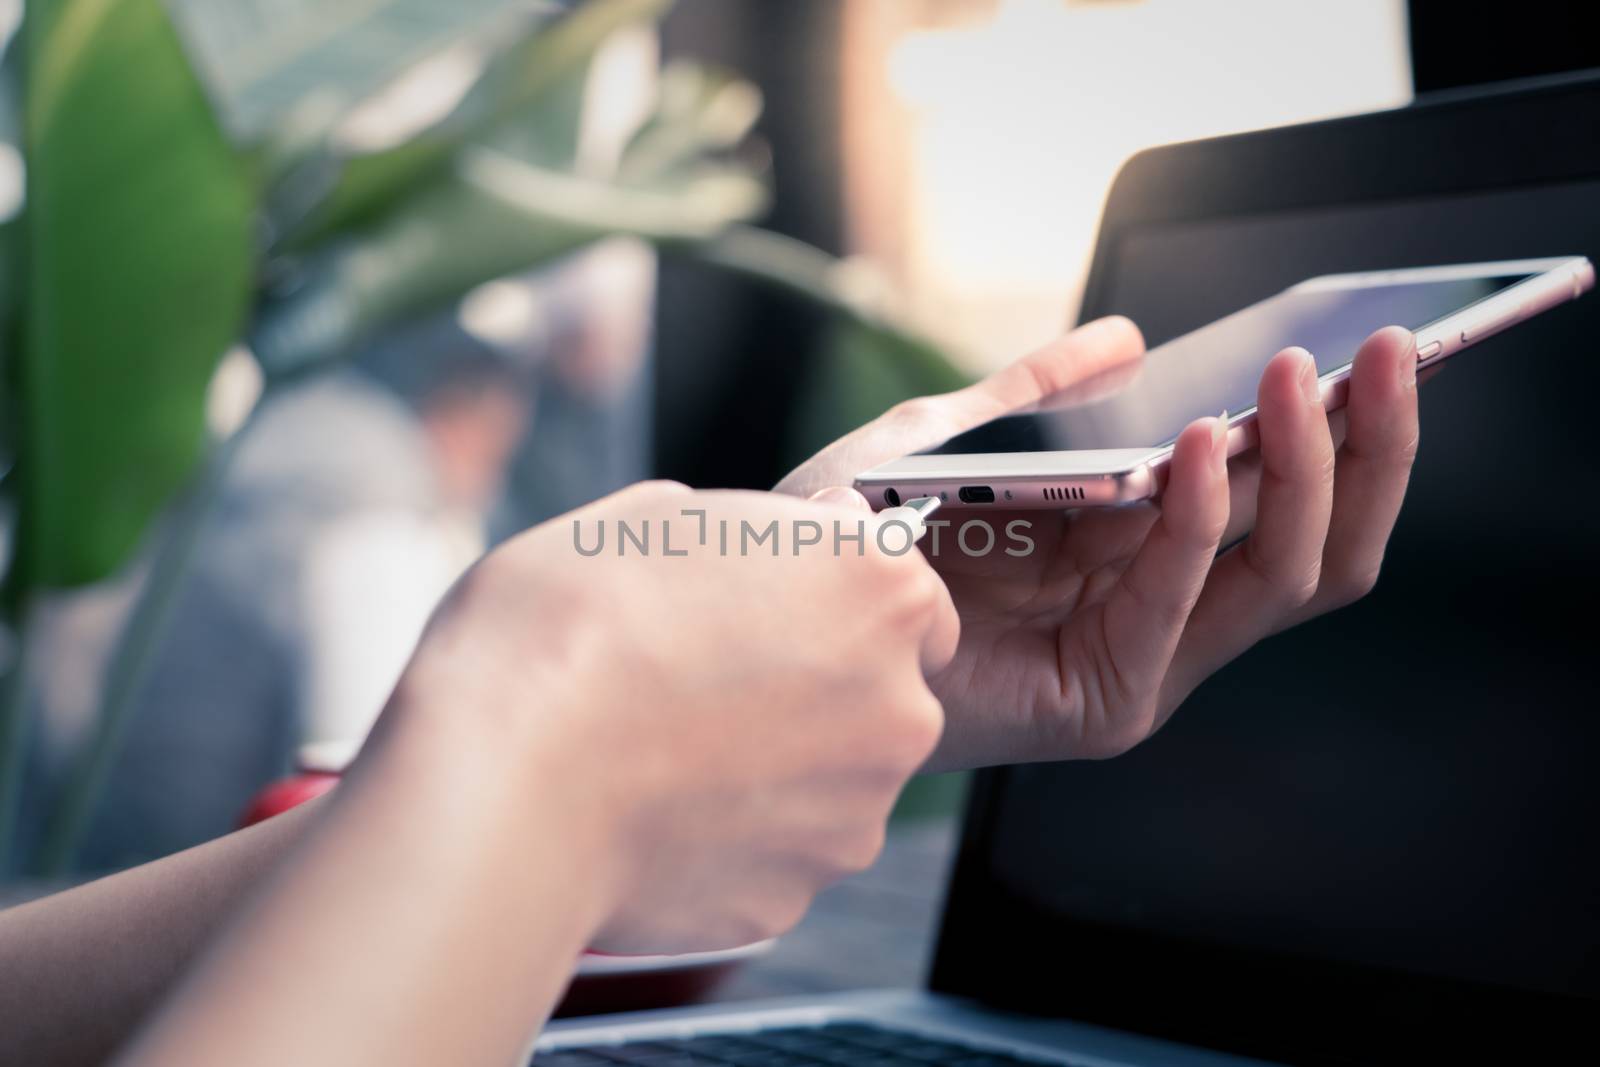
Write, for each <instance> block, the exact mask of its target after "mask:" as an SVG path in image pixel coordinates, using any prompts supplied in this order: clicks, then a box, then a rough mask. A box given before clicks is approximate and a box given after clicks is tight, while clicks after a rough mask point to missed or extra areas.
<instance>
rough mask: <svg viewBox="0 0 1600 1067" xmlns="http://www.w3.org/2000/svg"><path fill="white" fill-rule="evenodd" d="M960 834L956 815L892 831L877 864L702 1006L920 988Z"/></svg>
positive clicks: (827, 898)
mask: <svg viewBox="0 0 1600 1067" xmlns="http://www.w3.org/2000/svg"><path fill="white" fill-rule="evenodd" d="M957 829H958V826H957V820H956V819H955V818H954V817H951V816H946V817H943V818H936V819H919V820H915V821H912V822H909V823H901V824H897V825H895V826H893V827H891V829H890V831H889V836H888V839H887V841H886V842H885V844H884V849H883V855H881V856H880V857H879V858H878V862H877V863H875V864H874V865H873V866H872V867H871V868H870V869H868V870H866V871H863V872H862V873H861V874H858V875H856V876H854V877H852V878H848V879H846V880H844V881H842V882H840V883H839V884H838V885H835V886H832V887H831V888H829V889H827V890H824V891H823V892H822V893H821V894H820V895H819V896H818V897H817V900H816V903H815V904H814V905H813V906H812V908H811V911H810V912H809V913H808V914H807V915H806V917H805V919H803V920H802V921H801V923H800V925H799V926H797V927H795V929H793V930H792V931H790V932H789V933H787V934H785V935H784V936H783V937H782V938H780V939H779V941H778V944H777V947H776V948H774V949H773V951H772V952H771V953H769V954H768V955H766V956H763V957H761V958H759V959H756V960H752V961H750V962H749V963H747V964H745V965H744V966H743V967H741V968H740V969H739V970H738V971H736V972H734V973H733V975H732V976H730V977H729V978H728V979H727V980H726V981H725V982H723V983H722V984H721V985H719V986H717V987H716V988H715V989H713V990H712V991H711V992H710V993H709V994H708V995H707V996H705V997H704V998H702V1001H703V1002H724V1001H732V1000H752V999H755V998H757V997H776V996H795V995H799V994H807V993H825V992H829V991H833V990H840V989H884V988H892V987H910V986H918V985H921V984H922V981H923V979H924V977H925V976H926V975H927V970H928V964H929V962H930V960H931V956H932V952H933V942H934V936H935V934H936V933H937V929H936V927H937V923H938V920H939V913H940V909H941V907H942V906H943V901H944V891H945V885H946V882H947V880H948V876H949V868H950V862H951V860H952V858H953V856H954V853H955V844H956V832H957Z"/></svg>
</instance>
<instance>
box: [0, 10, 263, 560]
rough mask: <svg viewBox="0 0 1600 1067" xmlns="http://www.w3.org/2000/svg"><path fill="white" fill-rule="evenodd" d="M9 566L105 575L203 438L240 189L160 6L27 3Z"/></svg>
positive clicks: (240, 258)
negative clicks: (15, 473) (15, 543)
mask: <svg viewBox="0 0 1600 1067" xmlns="http://www.w3.org/2000/svg"><path fill="white" fill-rule="evenodd" d="M24 32H25V33H26V34H27V37H26V46H27V49H28V53H27V59H28V62H27V96H26V110H25V116H24V117H25V138H26V147H27V154H28V159H29V168H28V194H27V195H28V203H27V209H26V215H25V217H24V219H25V235H26V249H27V254H28V257H29V258H28V268H27V275H26V282H25V284H26V294H25V295H26V306H25V312H24V320H25V321H24V323H23V349H22V353H21V367H20V371H21V378H22V388H21V397H20V400H21V406H22V410H21V414H20V417H21V420H22V423H23V425H22V441H21V456H20V459H19V463H20V467H21V471H22V475H23V478H22V488H23V493H24V496H23V501H22V534H23V551H24V558H23V560H22V565H24V566H25V567H26V568H27V571H26V575H27V579H28V580H29V582H30V584H33V585H73V584H78V583H83V582H88V581H93V580H95V579H97V578H100V577H103V576H104V575H106V574H108V573H109V572H111V571H112V570H114V569H115V568H116V567H117V566H119V565H120V564H121V563H122V562H123V561H124V560H125V559H126V558H127V556H128V555H129V553H130V551H131V550H132V549H133V547H134V546H135V544H136V543H137V542H138V540H139V538H140V536H141V534H142V533H143V532H144V529H145V527H146V525H147V524H148V523H149V521H150V519H151V518H152V516H153V515H154V514H155V513H156V512H157V511H158V510H159V509H160V508H161V506H162V505H163V504H164V503H165V502H166V501H167V499H168V498H169V497H170V496H171V494H172V493H173V491H174V490H175V489H176V488H177V487H178V486H179V485H180V484H181V483H182V482H183V481H184V479H185V478H186V477H187V476H188V475H189V473H190V471H191V470H192V469H193V468H194V466H195V463H196V461H197V460H198V458H199V456H200V454H201V451H202V449H203V447H204V443H205V441H204V423H203V408H204V397H205V389H206V384H207V382H208V381H209V379H210V376H211V373H212V370H213V368H214V366H215V364H216V361H217V359H218V357H219V356H220V355H221V354H222V352H223V351H224V350H225V349H226V347H227V346H228V344H229V343H230V342H231V341H232V340H234V338H235V337H236V336H237V333H238V330H239V326H240V323H241V320H242V317H243V313H244V310H245V307H246V302H247V298H248V293H249V290H250V284H251V274H252V268H251V263H252V248H251V245H252V222H253V214H254V212H253V203H252V196H251V190H250V188H249V185H248V182H247V181H246V178H245V175H244V173H243V169H242V168H241V166H240V164H239V161H238V160H237V158H236V157H235V155H234V153H233V151H232V150H231V149H230V147H229V146H228V144H227V142H226V140H225V139H224V137H223V134H222V132H221V130H220V129H219V127H218V125H217V123H216V121H215V118H214V116H213V115H212V112H211V109H210V106H209V104H208V102H207V100H206V98H205V96H204V94H203V93H202V90H201V88H200V86H199V84H198V83H197V81H196V80H195V78H194V76H193V74H192V73H191V71H190V68H189V65H188V63H187V61H186V58H185V55H184V52H183V49H182V47H181V46H180V43H179V40H178V38H177V36H176V34H175V33H174V32H173V28H172V26H171V24H170V23H169V22H168V19H167V15H166V13H165V10H164V9H163V7H162V5H161V3H160V2H159V0H53V2H51V0H34V2H32V3H30V4H29V6H28V13H27V25H26V27H25V30H24Z"/></svg>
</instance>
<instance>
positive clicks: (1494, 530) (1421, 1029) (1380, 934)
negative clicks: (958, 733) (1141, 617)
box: [934, 181, 1600, 1062]
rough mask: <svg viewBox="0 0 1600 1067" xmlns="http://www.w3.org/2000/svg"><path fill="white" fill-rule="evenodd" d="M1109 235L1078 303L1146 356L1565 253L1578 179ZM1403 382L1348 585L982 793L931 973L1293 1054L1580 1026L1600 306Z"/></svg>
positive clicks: (1584, 976) (1590, 249)
mask: <svg viewBox="0 0 1600 1067" xmlns="http://www.w3.org/2000/svg"><path fill="white" fill-rule="evenodd" d="M1111 239H1112V240H1114V241H1115V244H1114V246H1113V247H1112V248H1110V250H1109V255H1108V256H1106V257H1104V258H1103V261H1102V262H1101V264H1100V268H1099V269H1100V271H1101V272H1102V277H1101V278H1100V280H1099V285H1098V287H1097V289H1096V295H1095V298H1094V306H1092V307H1091V308H1089V309H1088V310H1089V311H1090V312H1092V313H1107V312H1119V313H1123V314H1127V315H1129V316H1130V317H1132V318H1133V319H1134V320H1135V321H1136V322H1138V323H1140V324H1141V326H1142V327H1143V328H1144V329H1145V331H1146V334H1147V337H1148V340H1149V341H1150V343H1152V344H1159V343H1160V342H1161V341H1163V340H1165V339H1167V338H1170V337H1173V336H1177V335H1179V334H1181V333H1183V332H1185V331H1187V330H1190V329H1193V328H1195V327H1197V326H1200V325H1203V324H1204V323H1206V322H1208V321H1211V320H1212V319H1213V318H1214V317H1216V316H1218V315H1220V314H1224V313H1226V312H1228V311H1229V310H1231V309H1233V308H1237V307H1241V306H1244V305H1246V304H1248V303H1250V302H1252V301H1254V300H1258V299H1261V298H1262V297H1263V296H1266V295H1268V294H1271V293H1273V292H1276V291H1278V290H1280V289H1282V288H1283V287H1284V286H1286V285H1289V284H1293V283H1294V282H1296V281H1299V280H1300V279H1303V278H1306V277H1310V276H1313V275H1318V274H1327V273H1335V272H1342V271H1357V270H1375V269H1383V268H1394V267H1409V266H1419V265H1428V264H1437V263H1454V262H1471V261H1483V260H1499V259H1510V258H1518V257H1525V256H1527V257H1531V256H1549V255H1567V254H1584V255H1588V256H1590V257H1591V258H1595V257H1596V255H1597V253H1600V182H1596V181H1578V182H1562V183H1555V184H1549V185H1540V186H1538V187H1532V188H1522V189H1514V190H1500V191H1495V192H1475V193H1463V194H1456V195H1448V196H1439V197H1432V198H1425V199H1408V200H1404V201H1387V202H1382V203H1367V204H1359V205H1344V206H1327V207H1317V208H1312V209H1307V210H1294V211H1275V212H1271V213H1268V214H1261V215H1254V216H1241V217H1236V218H1213V219H1198V220H1191V221H1184V222H1172V223H1157V224H1146V225H1138V224H1135V225H1129V226H1127V227H1125V228H1123V229H1122V230H1121V231H1120V232H1118V233H1116V234H1114V235H1113V236H1112V238H1111ZM1422 397H1423V419H1422V425H1423V432H1422V451H1421V457H1420V459H1419V462H1418V464H1417V469H1416V472H1415V474H1414V477H1413V481H1412V487H1411V490H1410V494H1409V497H1408V499H1407V503H1406V508H1405V512H1404V514H1403V517H1402V519H1401V521H1400V524H1399V527H1398V529H1397V531H1396V533H1395V536H1394V539H1393V542H1392V544H1391V547H1390V550H1389V553H1388V556H1387V559H1386V561H1385V565H1384V571H1383V575H1382V579H1381V581H1380V583H1379V587H1378V589H1377V590H1376V591H1375V593H1374V594H1373V595H1371V596H1370V597H1368V598H1367V599H1366V600H1364V601H1362V602H1361V603H1359V604H1358V605H1356V606H1355V607H1353V608H1350V609H1348V610H1346V611H1343V612H1340V613H1338V614H1336V615H1334V616H1331V617H1328V618H1325V619H1322V620H1318V621H1316V622H1313V623H1311V624H1308V625H1305V626H1302V627H1299V628H1297V629H1295V630H1293V631H1290V632H1289V633H1286V634H1284V635H1280V636H1279V637H1277V638H1274V639H1272V640H1269V641H1267V642H1266V643H1264V644H1263V645H1261V646H1259V647H1258V648H1257V649H1255V650H1254V651H1252V652H1251V653H1250V654H1248V655H1247V656H1245V657H1244V658H1243V659H1241V660H1239V661H1237V662H1236V663H1234V664H1233V665H1231V666H1230V667H1228V668H1227V669H1225V670H1224V671H1222V672H1221V673H1220V674H1218V675H1216V676H1215V677H1214V678H1212V679H1211V680H1210V681H1209V682H1207V683H1206V684H1205V685H1204V686H1202V687H1201V689H1200V690H1199V691H1198V692H1196V693H1195V694H1194V695H1193V697H1192V698H1191V699H1190V700H1188V701H1187V702H1186V704H1185V705H1184V706H1183V707H1182V708H1181V709H1180V710H1179V711H1178V713H1177V715H1176V716H1175V717H1174V719H1173V720H1172V722H1171V723H1170V724H1169V725H1168V726H1167V727H1166V728H1165V729H1164V730H1163V731H1162V732H1161V733H1160V734H1158V735H1157V736H1156V737H1155V738H1154V739H1152V740H1151V741H1149V742H1147V743H1146V744H1144V745H1143V746H1141V747H1139V748H1138V749H1136V750H1134V751H1133V752H1131V753H1129V754H1127V755H1125V756H1122V757H1118V758H1116V759H1113V760H1109V761H1105V762H1078V763H1066V764H1058V765H1037V766H1028V767H1021V768H1016V769H1011V770H1006V771H1001V772H994V773H992V774H991V775H989V776H988V777H987V778H986V780H984V781H983V782H981V783H980V785H979V793H980V795H979V797H978V800H977V805H976V807H975V810H974V812H973V815H972V818H971V820H970V825H969V835H968V839H967V841H966V842H965V844H964V850H965V851H964V855H963V857H962V860H961V863H960V869H959V871H958V875H957V878H956V882H955V887H954V890H953V895H952V904H951V907H950V910H949V913H948V914H947V918H946V927H945V932H944V941H943V942H942V944H941V948H940V953H939V962H938V965H937V969H936V974H935V981H934V985H935V987H936V988H940V989H943V990H946V991H950V992H958V993H963V994H968V995H975V996H979V997H982V998H984V999H989V1000H992V1001H998V1002H1001V1003H1004V1004H1006V1005H1007V1006H1010V1007H1016V1008H1023V1009H1026V1010H1030V1011H1038V1012H1044V1013H1049V1014H1059V1015H1064V1016H1070V1017H1075V1018H1080V1019H1087V1020H1089V1021H1096V1022H1102V1023H1106V1024H1110V1025H1115V1026H1120V1027H1128V1028H1134V1029H1140V1030H1146V1031H1152V1032H1157V1033H1164V1034H1168V1035H1171V1036H1174V1037H1178V1038H1182V1039H1185V1040H1192V1041H1201V1042H1206V1043H1210V1044H1214V1045H1219V1046H1223V1047H1228V1048H1233V1049H1238V1050H1243V1051H1254V1052H1264V1053H1267V1054H1269V1055H1277V1056H1283V1057H1285V1058H1288V1059H1293V1060H1307V1061H1311V1060H1319V1059H1329V1060H1341V1061H1342V1060H1346V1059H1354V1060H1362V1061H1368V1062H1381V1061H1384V1060H1386V1059H1393V1060H1395V1061H1396V1062H1399V1061H1405V1060H1408V1059H1410V1060H1414V1059H1415V1057H1416V1056H1417V1055H1418V1054H1420V1053H1421V1052H1422V1051H1423V1050H1428V1051H1429V1052H1430V1053H1439V1052H1442V1051H1443V1050H1447V1049H1453V1048H1459V1049H1462V1050H1466V1049H1473V1048H1477V1049H1479V1050H1482V1049H1483V1048H1486V1047H1489V1046H1491V1045H1506V1044H1511V1043H1513V1042H1514V1041H1515V1040H1516V1035H1518V1034H1519V1033H1520V1034H1522V1035H1524V1036H1528V1037H1532V1038H1534V1039H1535V1042H1536V1043H1537V1039H1538V1038H1539V1036H1541V1035H1544V1034H1548V1033H1549V1032H1551V1029H1550V1028H1552V1027H1561V1026H1570V1025H1573V1024H1574V1023H1575V1022H1576V1021H1577V1020H1580V1019H1594V1020H1597V1021H1600V847H1597V819H1600V700H1597V698H1596V695H1595V694H1596V684H1597V683H1596V677H1597V663H1600V661H1597V660H1596V658H1595V654H1594V634H1595V633H1596V632H1597V627H1596V624H1595V613H1596V612H1600V498H1597V497H1596V495H1595V493H1594V491H1593V490H1594V487H1595V486H1596V477H1595V474H1594V471H1595V460H1594V454H1595V453H1594V443H1593V427H1594V425H1595V422H1596V420H1595V410H1596V407H1595V405H1596V403H1597V399H1596V398H1597V397H1600V297H1596V296H1593V295H1591V296H1588V297H1585V298H1584V299H1582V300H1580V301H1577V302H1576V303H1573V304H1569V305H1566V306H1564V307H1562V308H1559V309H1557V310H1556V311H1554V312H1552V313H1550V314H1548V315H1545V316H1543V317H1541V318H1540V319H1538V320H1536V321H1534V322H1531V323H1528V324H1525V325H1523V326H1519V327H1518V328H1517V329H1515V330H1513V331H1510V332H1508V333H1507V334H1504V335H1502V336H1500V337H1498V338H1495V339H1493V340H1491V341H1488V342H1486V343H1484V344H1483V345H1482V346H1481V347H1479V348H1477V349H1475V350H1473V351H1471V352H1468V353H1466V354H1464V355H1463V356H1461V357H1459V358H1458V359H1457V360H1456V361H1453V363H1452V365H1451V366H1449V367H1448V368H1446V370H1445V372H1444V373H1443V374H1441V375H1439V376H1438V378H1437V379H1436V380H1434V381H1431V382H1429V383H1427V384H1426V385H1425V386H1424V388H1423V393H1422ZM1041 967H1042V969H1036V968H1041ZM1529 1028H1532V1029H1529ZM1395 1033H1400V1034H1401V1035H1402V1036H1401V1037H1400V1038H1399V1039H1395V1038H1393V1037H1392V1036H1391V1035H1393V1034H1395ZM1380 1036H1381V1040H1380Z"/></svg>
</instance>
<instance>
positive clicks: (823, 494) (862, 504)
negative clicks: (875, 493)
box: [810, 485, 872, 511]
mask: <svg viewBox="0 0 1600 1067" xmlns="http://www.w3.org/2000/svg"><path fill="white" fill-rule="evenodd" d="M810 499H811V500H812V502H814V503H817V504H836V505H838V506H840V507H845V508H851V509H853V510H856V511H871V510H872V505H871V504H869V503H867V498H866V497H864V496H862V495H861V494H860V493H858V492H856V491H855V490H854V489H851V488H850V487H848V486H844V485H830V486H828V487H827V488H826V489H819V490H817V491H816V492H815V493H812V494H811V498H810Z"/></svg>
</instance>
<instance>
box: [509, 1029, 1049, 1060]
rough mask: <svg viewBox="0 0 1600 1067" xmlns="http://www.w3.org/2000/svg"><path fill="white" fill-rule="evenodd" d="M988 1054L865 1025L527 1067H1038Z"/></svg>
mask: <svg viewBox="0 0 1600 1067" xmlns="http://www.w3.org/2000/svg"><path fill="white" fill-rule="evenodd" d="M1065 1062H1066V1061H1063V1060H1042V1059H1041V1060H1034V1059H1029V1058H1026V1057H1023V1056H1017V1055H1013V1054H1012V1053H1009V1052H1003V1051H997V1050H995V1049H983V1048H976V1047H974V1046H971V1045H964V1044H960V1043H958V1042H954V1041H949V1040H945V1039H943V1038H930V1037H927V1036H926V1035H923V1034H913V1033H907V1032H905V1031H899V1030H890V1029H886V1028H884V1027H879V1026H873V1025H870V1024H868V1023H856V1022H849V1023H831V1024H829V1025H826V1026H807V1027H790V1028H784V1029H777V1030H760V1031H755V1032H752V1033H737V1034H703V1035H700V1036H698V1037H685V1038H676V1039H671V1040H658V1041H636V1042H631V1043H625V1044H620V1045H594V1046H585V1047H581V1048H565V1049H558V1050H554V1051H550V1052H541V1053H539V1054H538V1055H536V1056H534V1058H533V1063H532V1067H935V1065H937V1067H1041V1065H1044V1064H1063V1063H1065Z"/></svg>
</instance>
